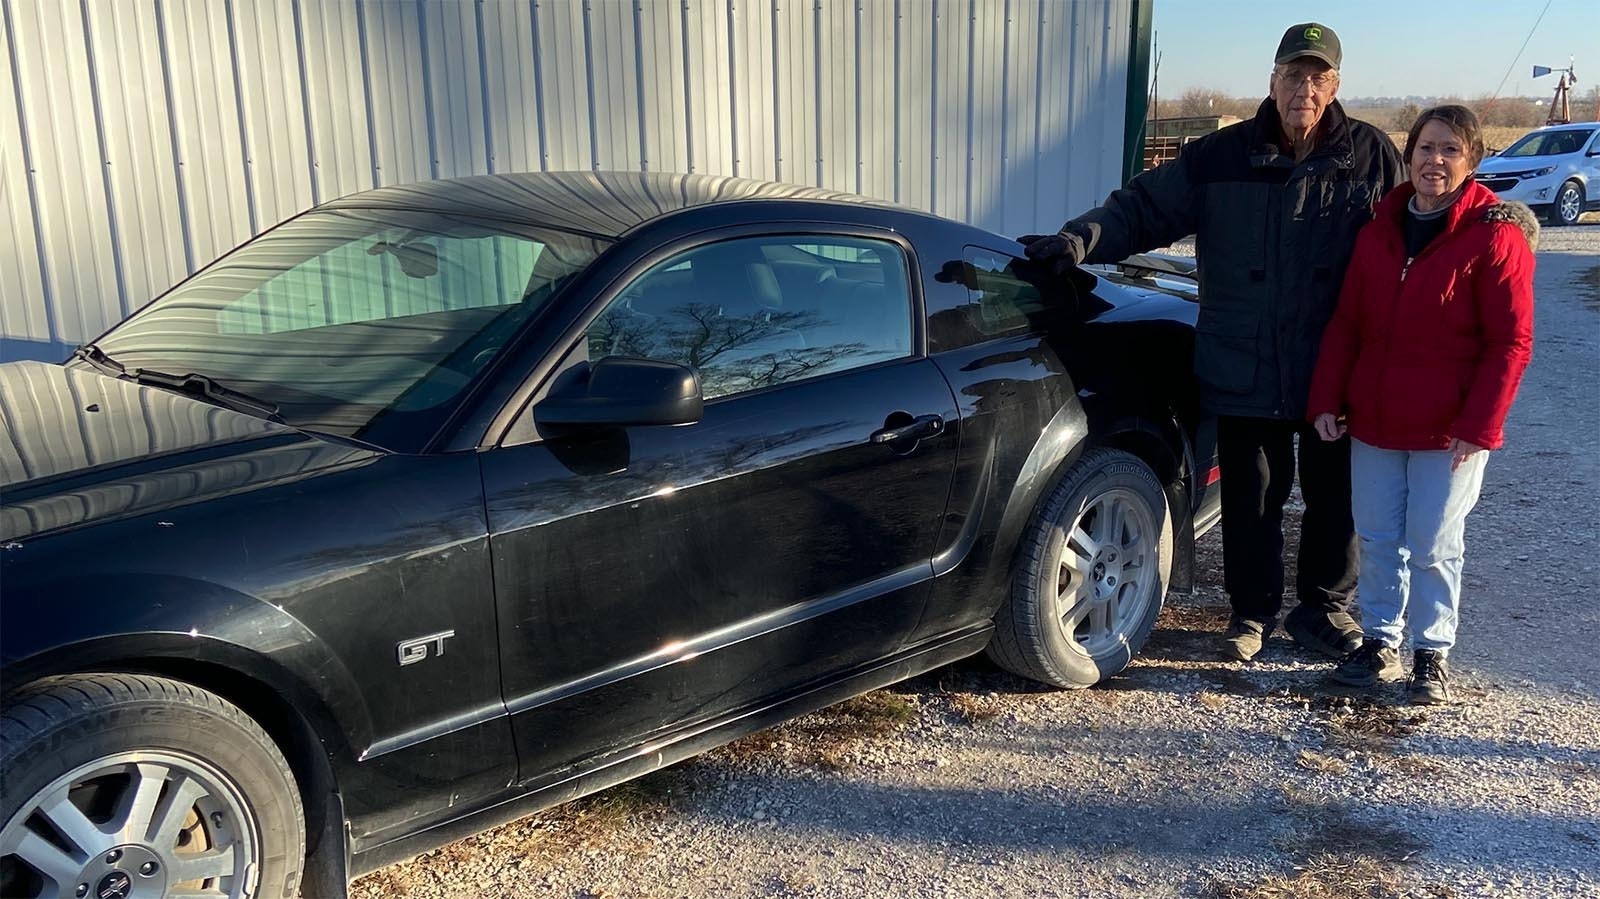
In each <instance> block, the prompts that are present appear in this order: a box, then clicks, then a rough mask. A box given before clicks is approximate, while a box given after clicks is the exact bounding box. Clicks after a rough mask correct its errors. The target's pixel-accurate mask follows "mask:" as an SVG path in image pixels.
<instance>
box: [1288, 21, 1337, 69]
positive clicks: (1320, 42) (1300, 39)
mask: <svg viewBox="0 0 1600 899" xmlns="http://www.w3.org/2000/svg"><path fill="white" fill-rule="evenodd" d="M1302 56H1310V57H1312V58H1313V59H1320V60H1322V61H1323V62H1325V63H1327V64H1328V65H1330V66H1333V67H1334V68H1335V69H1337V68H1339V59H1340V56H1341V54H1340V52H1339V36H1338V35H1337V34H1334V33H1333V29H1332V28H1329V27H1328V26H1326V25H1319V24H1317V23H1316V22H1303V23H1301V24H1299V25H1295V26H1293V27H1291V28H1290V29H1289V30H1288V31H1285V32H1284V33H1283V40H1281V41H1279V42H1278V56H1277V58H1276V59H1274V60H1273V62H1276V63H1278V64H1279V65H1282V64H1284V63H1286V62H1291V61H1293V60H1296V59H1299V58H1301V57H1302Z"/></svg>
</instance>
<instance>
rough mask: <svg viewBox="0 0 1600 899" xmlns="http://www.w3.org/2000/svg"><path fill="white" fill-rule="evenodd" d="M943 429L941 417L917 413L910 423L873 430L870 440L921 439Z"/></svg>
mask: <svg viewBox="0 0 1600 899" xmlns="http://www.w3.org/2000/svg"><path fill="white" fill-rule="evenodd" d="M902 414H903V413H902ZM943 430H944V419H943V418H940V417H939V416H937V415H919V416H917V417H916V418H914V419H912V421H911V423H910V424H906V425H901V426H899V427H898V428H884V429H882V430H879V431H873V432H872V442H873V443H896V442H898V441H901V440H921V439H922V438H924V437H933V436H936V435H937V434H939V433H940V432H942V431H943Z"/></svg>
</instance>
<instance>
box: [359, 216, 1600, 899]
mask: <svg viewBox="0 0 1600 899" xmlns="http://www.w3.org/2000/svg"><path fill="white" fill-rule="evenodd" d="M1538 260H1539V268H1538V276H1537V279H1538V280H1537V302H1538V325H1537V328H1538V330H1537V338H1536V346H1535V350H1534V361H1533V366H1532V368H1531V369H1530V370H1529V372H1528V376H1527V378H1526V380H1525V381H1524V384H1523V387H1522V393H1521V396H1520V399H1519V401H1518V404H1517V406H1516V408H1515V410H1514V412H1513V413H1512V417H1511V422H1510V424H1509V426H1508V440H1507V447H1506V449H1504V450H1502V451H1500V452H1497V453H1495V455H1494V456H1493V457H1492V458H1491V460H1490V463H1489V468H1488V474H1487V478H1486V482H1485V487H1484V492H1483V499H1482V501H1481V502H1480V504H1479V506H1478V509H1477V511H1476V512H1475V513H1474V514H1473V516H1472V518H1471V519H1470V520H1469V524H1468V538H1467V539H1468V560H1467V566H1466V588H1465V589H1466V594H1465V599H1464V603H1463V612H1462V619H1463V621H1462V632H1461V644H1460V646H1459V647H1458V648H1457V651H1456V653H1455V654H1454V656H1453V658H1452V661H1453V662H1454V663H1455V664H1454V667H1455V670H1456V673H1457V690H1458V694H1459V697H1460V699H1461V701H1460V702H1459V703H1458V704H1456V705H1453V706H1448V707H1440V708H1435V709H1429V710H1418V709H1412V708H1409V707H1407V706H1405V705H1404V704H1403V703H1402V692H1403V688H1402V687H1400V686H1396V687H1393V688H1390V690H1389V692H1388V693H1386V694H1384V695H1382V697H1381V699H1380V700H1379V701H1378V702H1376V703H1373V702H1365V701H1352V700H1349V699H1341V698H1338V697H1334V696H1331V695H1328V694H1326V693H1325V692H1323V691H1322V689H1321V687H1320V684H1321V679H1322V676H1323V675H1324V673H1325V672H1326V671H1327V667H1328V666H1326V665H1325V664H1322V663H1319V662H1316V661H1315V660H1312V659H1310V658H1309V657H1306V656H1303V655H1300V654H1298V653H1297V652H1296V651H1295V650H1294V649H1292V648H1291V646H1290V644H1289V642H1288V640H1287V638H1285V637H1283V636H1282V635H1281V634H1280V635H1279V636H1277V637H1276V638H1274V639H1272V640H1271V641H1269V644H1268V647H1267V649H1266V650H1264V651H1263V653H1262V655H1261V656H1260V657H1259V658H1258V659H1257V661H1255V662H1253V663H1249V664H1239V663H1232V662H1223V661H1219V660H1218V658H1217V656H1216V653H1215V650H1214V646H1215V643H1216V641H1217V633H1218V632H1219V631H1220V630H1221V629H1222V628H1223V626H1224V625H1225V624H1226V620H1227V606H1226V601H1225V599H1224V597H1223V595H1222V593H1221V572H1220V562H1221V553H1220V536H1219V535H1215V534H1214V535H1211V536H1208V537H1207V538H1206V539H1205V540H1204V541H1202V547H1201V550H1202V555H1201V565H1202V573H1201V575H1200V586H1199V588H1198V589H1197V591H1196V593H1195V594H1194V595H1193V596H1188V597H1175V598H1173V600H1172V601H1171V602H1170V603H1169V605H1168V608H1167V609H1166V611H1165V612H1164V613H1163V615H1162V618H1161V619H1160V621H1159V622H1158V624H1157V631H1156V633H1155V635H1154V636H1153V637H1152V638H1151V642H1150V645H1149V646H1148V648H1147V649H1146V651H1145V652H1144V653H1143V655H1142V657H1141V658H1139V659H1137V660H1136V661H1135V662H1134V664H1133V665H1132V666H1131V667H1130V668H1129V669H1128V670H1127V671H1126V672H1125V673H1124V674H1123V675H1122V676H1120V677H1118V678H1116V679H1114V680H1113V681H1112V682H1110V683H1108V684H1106V685H1103V686H1102V687H1099V688H1096V689H1093V690H1089V691H1084V692H1076V693H1062V692H1050V691H1044V690H1040V689H1037V688H1035V687H1033V686H1031V685H1029V684H1027V683H1025V682H1022V681H1019V680H1016V679H1014V678H1011V677H1009V676H1007V675H1004V674H1002V673H1000V672H998V671H997V670H996V669H994V668H992V667H990V666H988V665H987V664H985V663H983V662H981V661H971V662H967V663H963V664H960V665H957V666H954V667H951V668H946V669H942V670H939V671H935V672H933V673H931V674H928V675H925V676H923V677H921V678H918V679H916V680H914V681H911V682H908V683H906V684H902V685H900V686H898V687H894V688H891V689H889V690H885V691H880V692H878V693H875V694H872V695H871V696H869V697H864V698H862V699H857V700H854V701H852V702H850V703H846V704H844V705H842V706H838V707H835V708H833V709H830V710H827V711H825V712H822V713H819V714H817V715H813V716H810V717H808V718H804V719H801V720H799V721H796V722H792V723H790V724H788V725H785V726H783V727H781V728H778V729H776V730H772V731H766V732H763V733H760V734H756V735H754V736H752V737H748V738H746V739H744V740H742V741H740V742H738V743H735V744H732V745H731V746H728V747H725V748H723V749H720V750H718V751H716V752H713V753H711V754H709V755H706V756H703V757H701V758H699V759H696V760H693V761H691V762H688V763H685V764H683V765H679V766H677V767H675V768H672V769H669V770H666V771H662V772H658V773H657V774H655V775H652V776H650V777H648V778H645V779H644V780H642V781H637V782H635V783H633V784H628V785H624V786H622V787H619V788H617V789H614V790H611V791H607V792H606V793H602V794H599V795H597V796H595V797H590V798H589V799H585V800H582V801H580V802H577V803H572V804H569V805H567V806H564V807H562V808H560V809H556V810H553V811H551V812H547V813H545V814H542V815H536V816H533V817H531V818H526V819H524V820H522V821H519V822H516V823H513V824H510V825H507V826H505V827H502V828H500V829H498V830H495V831H491V832H489V833H486V834H482V835H480V836H477V837H473V838H470V839H467V840H463V841H461V842H459V843H456V844H453V845H451V846H448V847H446V848H444V849H442V850H439V851H438V852H434V853H431V854H429V855H426V856H422V857H420V858H418V859H415V860H413V861H411V862H408V863H405V864H402V865H395V866H392V867H390V868H386V869H384V870H382V871H378V872H376V873H374V874H372V875H369V876H367V877H364V878H362V879H361V880H359V881H357V882H356V884H355V886H354V888H353V891H352V892H353V894H354V895H355V896H358V897H362V899H379V897H391V896H428V897H435V896H437V897H466V896H482V897H501V896H504V897H512V896H517V897H524V896H553V897H617V899H621V897H636V896H637V897H668V896H684V897H701V896H707V897H722V896H727V897H754V896H763V897H764V896H771V897H785V896H817V897H833V896H837V897H855V896H891V897H976V896H1018V897H1022V896H1027V897H1036V896H1096V897H1165V896H1199V897H1218V899H1244V897H1353V896H1371V897H1439V899H1443V897H1452V899H1455V897H1509V896H1527V897H1578V896H1582V897H1600V655H1597V653H1596V651H1595V645H1596V642H1597V641H1600V605H1597V603H1596V599H1597V594H1600V558H1597V556H1600V539H1597V537H1600V534H1597V514H1596V509H1597V504H1596V496H1597V495H1600V454H1597V452H1596V446H1597V443H1600V224H1585V225H1578V226H1576V227H1572V228H1549V229H1546V231H1545V233H1544V236H1543V243H1542V245H1541V250H1540V252H1539V257H1538Z"/></svg>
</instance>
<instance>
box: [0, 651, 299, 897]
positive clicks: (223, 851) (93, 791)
mask: <svg viewBox="0 0 1600 899" xmlns="http://www.w3.org/2000/svg"><path fill="white" fill-rule="evenodd" d="M0 772H3V776H0V896H5V897H8V899H9V897H13V896H22V897H30V899H35V897H46V896H50V897H83V896H98V895H102V894H105V895H113V896H126V897H128V899H145V897H157V896H166V895H169V894H172V893H177V892H182V891H196V892H199V891H206V895H217V896H230V897H244V896H251V897H269V899H293V897H294V896H296V895H297V892H298V888H299V882H300V870H301V865H302V863H303V861H304V857H305V825H304V816H303V814H302V810H301V806H300V793H299V790H298V788H297V787H296V784H295V779H294V775H293V773H292V772H291V771H290V769H289V766H288V764H287V763H286V762H285V761H284V758H283V755H282V753H280V752H279V751H278V748H277V746H276V745H275V744H274V743H273V742H272V739H271V738H270V737H268V736H267V734H266V733H265V732H264V731H263V730H262V729H261V728H260V727H259V726H258V725H257V724H256V723H255V722H254V721H252V720H251V719H250V718H249V717H248V716H246V715H245V714H244V713H243V712H242V711H240V710H239V709H238V708H237V707H235V706H234V705H232V704H230V703H228V702H227V701H225V700H223V699H221V698H220V697H218V696H215V695H213V694H211V693H207V692H205V691H204V690H200V689H197V688H195V687H193V686H191V685H189V684H185V683H181V682H179V681H173V680H168V679H165V678H159V677H147V676H142V675H133V674H87V675H73V676H67V677H56V678H49V679H46V680H43V681H39V682H38V683H35V684H31V685H29V686H27V687H24V688H22V689H21V690H20V691H18V693H17V694H16V695H14V696H12V697H9V698H8V700H7V702H6V705H5V708H4V710H3V711H0Z"/></svg>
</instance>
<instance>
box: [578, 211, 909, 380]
mask: <svg viewBox="0 0 1600 899" xmlns="http://www.w3.org/2000/svg"><path fill="white" fill-rule="evenodd" d="M586 339H587V340H588V343H589V346H588V349H589V359H590V360H591V361H594V360H598V359H601V358H604V357H606V356H635V357H639V358H644V359H656V360H660V361H664V362H676V363H678V364H681V365H688V366H691V367H693V368H695V369H697V370H698V371H699V373H700V383H701V387H702V389H703V390H704V391H705V396H706V398H707V399H713V398H715V397H719V396H727V395H729V394H734V393H740V392H743V391H748V390H760V389H762V388H764V387H772V386H774V385H777V384H785V383H788V382H791V381H797V380H801V379H803V378H814V377H818V376H820V375H825V374H829V373H832V372H836V371H843V370H845V369H850V368H859V367H861V366H864V365H872V364H874V363H877V362H883V361H885V360H889V359H897V358H901V357H904V356H909V355H910V354H911V290H910V283H909V280H908V276H907V266H906V258H905V254H904V252H902V251H901V249H900V247H898V246H896V245H895V244H892V243H889V242H887V241H879V240H866V239H860V238H853V237H820V236H814V235H806V236H803V237H801V236H790V237H755V238H740V239H737V240H728V241H723V242H721V243H714V244H708V245H706V246H703V247H696V248H694V249H692V250H688V251H685V252H683V253H681V254H679V255H677V256H674V257H672V258H670V259H667V260H666V261H664V262H662V263H660V264H659V265H656V266H655V267H653V268H651V269H650V270H649V271H647V272H645V273H644V274H643V275H641V276H640V277H639V278H638V279H637V280H635V281H634V282H633V283H632V284H630V285H628V287H627V288H626V289H625V290H624V291H623V292H622V294H620V295H619V296H618V297H617V298H616V299H615V300H613V301H612V302H611V304H610V305H609V306H607V307H606V309H605V311H604V312H602V313H601V315H600V317H599V318H598V319H596V320H595V322H594V323H593V324H591V325H590V326H589V329H588V332H587V334H586Z"/></svg>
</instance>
